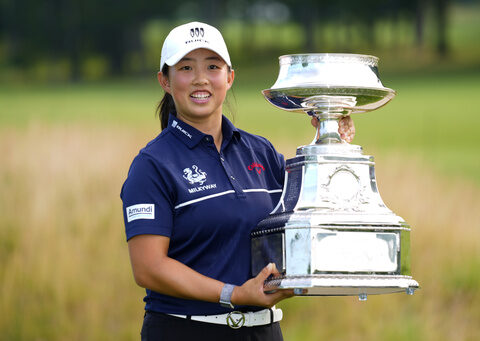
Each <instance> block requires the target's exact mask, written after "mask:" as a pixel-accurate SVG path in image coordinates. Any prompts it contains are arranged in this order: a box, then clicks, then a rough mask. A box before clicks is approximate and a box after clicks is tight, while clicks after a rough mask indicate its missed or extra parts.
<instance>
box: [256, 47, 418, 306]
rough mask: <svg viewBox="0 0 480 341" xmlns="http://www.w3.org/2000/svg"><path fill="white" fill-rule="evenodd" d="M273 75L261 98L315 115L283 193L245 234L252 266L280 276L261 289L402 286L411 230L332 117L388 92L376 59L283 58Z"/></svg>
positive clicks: (409, 287) (367, 159)
mask: <svg viewBox="0 0 480 341" xmlns="http://www.w3.org/2000/svg"><path fill="white" fill-rule="evenodd" d="M279 60H280V71H279V75H278V79H277V81H276V82H275V84H274V85H273V86H272V88H271V89H268V90H264V91H263V94H264V96H265V98H266V99H267V100H268V101H269V102H270V103H271V104H273V105H274V106H276V107H278V108H280V109H283V110H287V111H295V112H303V113H307V114H308V115H311V116H315V117H316V118H317V119H318V120H319V124H318V126H317V132H316V135H315V138H314V140H313V142H312V143H311V144H309V145H306V146H301V147H298V148H297V154H296V157H294V158H292V159H289V160H287V162H286V177H285V185H284V188H283V193H282V197H281V199H280V201H279V203H278V205H277V206H276V207H275V209H274V210H273V212H272V213H271V214H270V215H269V216H268V217H267V218H266V219H264V220H263V221H261V222H260V223H259V224H258V226H257V228H256V229H255V230H254V231H253V232H252V234H251V237H252V272H253V275H254V276H255V275H257V274H258V273H259V272H260V270H261V269H262V268H263V267H264V266H266V265H267V264H268V263H270V262H274V263H275V264H276V266H277V269H278V270H279V272H280V273H281V274H282V275H281V276H280V277H276V278H271V279H269V280H267V281H266V282H265V290H266V291H272V290H276V289H291V288H293V289H294V292H295V293H296V294H297V295H358V296H359V298H360V299H361V300H364V299H366V297H367V295H369V294H385V293H393V292H401V291H405V292H407V293H408V294H413V293H414V291H415V290H416V289H418V283H417V282H416V281H415V280H414V279H413V278H412V277H411V273H410V227H409V225H407V223H406V222H405V221H404V220H403V219H402V218H401V217H399V216H397V215H396V214H395V213H393V212H392V211H391V210H390V209H388V207H387V206H386V205H385V204H384V203H383V201H382V199H381V197H380V194H379V193H378V189H377V183H376V179H375V168H374V165H375V164H374V161H373V157H372V156H367V155H363V154H362V148H361V147H360V146H356V145H351V144H349V143H347V142H345V141H343V140H342V139H341V137H340V135H339V133H338V122H339V120H340V119H341V118H342V117H344V116H346V115H350V114H353V113H362V112H368V111H371V110H375V109H377V108H379V107H381V106H383V105H385V104H386V103H388V102H389V101H390V100H391V99H392V98H393V97H394V96H395V91H394V90H392V89H389V88H386V87H384V86H383V84H382V83H381V81H380V79H379V76H378V69H377V65H378V58H377V57H374V56H366V55H356V54H299V55H286V56H281V57H280V58H279Z"/></svg>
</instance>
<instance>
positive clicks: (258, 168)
mask: <svg viewBox="0 0 480 341" xmlns="http://www.w3.org/2000/svg"><path fill="white" fill-rule="evenodd" d="M247 168H248V170H249V171H252V170H254V169H255V170H256V171H257V173H258V174H260V173H262V170H263V171H265V167H263V165H262V164H261V163H257V162H252V164H251V165H250V166H248V167H247Z"/></svg>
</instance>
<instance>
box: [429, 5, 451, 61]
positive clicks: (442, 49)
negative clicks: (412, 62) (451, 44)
mask: <svg viewBox="0 0 480 341" xmlns="http://www.w3.org/2000/svg"><path fill="white" fill-rule="evenodd" d="M449 3H450V1H449V0H433V5H434V10H435V17H436V31H437V44H436V49H437V52H438V54H439V55H440V56H442V57H445V56H446V55H447V52H448V44H447V25H448V19H447V16H448V6H449Z"/></svg>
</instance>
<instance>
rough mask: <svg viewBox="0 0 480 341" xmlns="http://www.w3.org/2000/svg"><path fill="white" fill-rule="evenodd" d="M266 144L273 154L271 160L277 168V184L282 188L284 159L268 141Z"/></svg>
mask: <svg viewBox="0 0 480 341" xmlns="http://www.w3.org/2000/svg"><path fill="white" fill-rule="evenodd" d="M267 141H268V140H267ZM268 144H269V145H270V149H271V151H272V153H273V157H272V158H273V160H274V162H275V165H276V166H277V168H276V172H275V177H276V179H277V181H278V183H280V184H281V185H282V186H283V183H284V182H285V158H284V157H283V154H280V153H279V152H277V150H276V149H275V147H273V145H272V143H271V142H270V141H268Z"/></svg>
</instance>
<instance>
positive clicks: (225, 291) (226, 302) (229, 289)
mask: <svg viewBox="0 0 480 341" xmlns="http://www.w3.org/2000/svg"><path fill="white" fill-rule="evenodd" d="M234 288H235V285H233V284H228V283H225V285H224V286H223V288H222V292H221V293H220V305H221V306H222V307H224V308H231V309H233V304H232V302H231V301H230V300H231V299H232V293H233V289H234Z"/></svg>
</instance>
